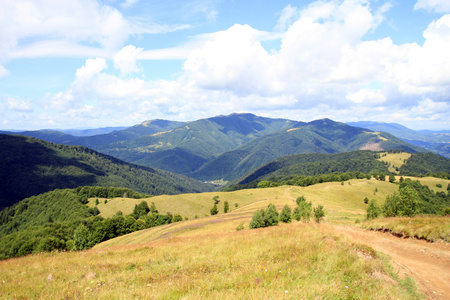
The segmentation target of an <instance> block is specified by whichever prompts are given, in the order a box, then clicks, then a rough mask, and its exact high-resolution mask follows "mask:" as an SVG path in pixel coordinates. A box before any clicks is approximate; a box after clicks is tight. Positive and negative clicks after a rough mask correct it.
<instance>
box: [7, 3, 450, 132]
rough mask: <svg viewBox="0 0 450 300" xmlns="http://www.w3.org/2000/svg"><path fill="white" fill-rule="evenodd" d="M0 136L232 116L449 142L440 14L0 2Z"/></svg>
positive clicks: (424, 6) (377, 6)
mask: <svg viewBox="0 0 450 300" xmlns="http://www.w3.org/2000/svg"><path fill="white" fill-rule="evenodd" d="M0 7H1V9H0V116H1V118H0V129H2V130H7V129H18V130H37V129H68V128H98V127H108V126H132V125H136V124H140V123H141V122H143V121H145V120H152V119H167V120H173V121H192V120H197V119H202V118H209V117H213V116H217V115H228V114H231V113H243V112H247V113H253V114H256V115H259V116H265V117H270V118H286V119H291V120H297V121H312V120H316V119H322V118H330V119H332V120H335V121H340V122H355V121H380V122H395V123H400V124H403V125H405V126H407V127H409V128H412V129H416V130H418V129H432V130H445V129H447V130H448V129H450V1H448V0H330V1H326V0H323V1H307V0H298V1H285V0H278V1H273V0H183V1H181V0H164V1H163V0H147V1H144V0H103V1H100V0H0Z"/></svg>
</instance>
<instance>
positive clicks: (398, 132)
mask: <svg viewBox="0 0 450 300" xmlns="http://www.w3.org/2000/svg"><path fill="white" fill-rule="evenodd" d="M347 124H348V125H351V126H357V127H362V128H367V129H370V130H373V131H385V132H389V133H390V134H393V135H395V136H396V137H399V138H401V139H402V140H403V141H405V142H407V143H410V144H413V145H415V146H418V147H423V148H426V149H429V150H432V151H434V152H436V153H438V154H439V155H442V156H445V157H447V158H450V145H449V143H450V132H449V131H448V130H443V131H431V130H421V131H414V130H412V129H409V128H407V127H405V126H403V125H400V124H397V123H385V122H372V121H360V122H349V123H347Z"/></svg>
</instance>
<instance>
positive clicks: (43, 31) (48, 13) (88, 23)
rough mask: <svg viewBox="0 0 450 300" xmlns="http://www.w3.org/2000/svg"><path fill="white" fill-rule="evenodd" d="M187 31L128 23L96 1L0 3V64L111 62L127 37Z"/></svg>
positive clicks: (136, 20) (123, 17) (184, 26)
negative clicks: (71, 60)
mask: <svg viewBox="0 0 450 300" xmlns="http://www.w3.org/2000/svg"><path fill="white" fill-rule="evenodd" d="M135 2H136V1H126V2H125V4H127V5H132V4H133V3H135ZM189 27H190V26H189V25H173V26H172V25H164V24H155V23H153V22H149V23H148V24H145V23H143V22H141V21H140V19H138V18H136V19H133V18H129V19H127V18H126V17H125V16H124V15H123V14H122V13H121V12H120V11H118V10H117V9H115V8H114V7H112V6H108V5H106V4H104V3H102V2H100V1H96V0H72V1H45V0H15V1H2V9H1V10H0V60H9V59H14V58H23V57H41V56H57V57H64V56H65V57H92V56H104V57H110V58H112V56H113V54H114V53H115V52H116V51H117V50H118V49H119V48H121V47H122V46H123V44H124V43H125V42H126V41H127V40H128V38H129V36H130V35H133V34H154V33H166V32H172V31H177V30H181V29H185V28H189ZM36 40H38V41H37V42H36Z"/></svg>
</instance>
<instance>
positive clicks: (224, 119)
mask: <svg viewBox="0 0 450 300" xmlns="http://www.w3.org/2000/svg"><path fill="white" fill-rule="evenodd" d="M296 124H298V122H295V121H290V120H285V119H270V118H264V117H258V116H255V115H252V114H232V115H229V116H217V117H213V118H209V119H202V120H197V121H193V122H189V123H186V124H184V126H182V127H179V128H176V129H173V130H169V131H166V132H160V133H156V134H153V135H147V136H141V137H138V138H135V139H129V140H126V141H122V142H118V143H113V144H108V145H104V146H101V147H97V148H96V149H97V150H98V151H100V152H102V153H106V154H108V155H112V156H114V157H118V158H120V159H123V160H126V161H130V162H133V163H137V164H141V165H145V166H150V167H154V168H159V169H164V170H168V171H171V172H175V173H179V174H185V175H190V174H191V173H192V172H194V171H196V170H197V169H199V168H200V167H201V166H202V165H204V164H205V163H207V162H208V161H210V160H212V159H215V158H216V157H217V156H219V155H221V154H223V153H225V152H227V151H231V150H234V149H236V148H237V147H240V146H242V145H244V144H246V143H248V142H250V141H252V140H254V139H256V138H259V137H262V136H265V135H268V134H271V133H274V132H276V131H279V130H282V129H289V128H292V127H293V126H295V125H296Z"/></svg>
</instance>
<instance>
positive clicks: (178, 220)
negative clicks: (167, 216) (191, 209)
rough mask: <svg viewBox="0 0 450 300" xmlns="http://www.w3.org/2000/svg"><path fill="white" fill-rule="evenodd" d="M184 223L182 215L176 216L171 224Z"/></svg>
mask: <svg viewBox="0 0 450 300" xmlns="http://www.w3.org/2000/svg"><path fill="white" fill-rule="evenodd" d="M181 221H183V218H182V217H181V215H180V214H174V215H173V217H172V222H171V223H176V222H181Z"/></svg>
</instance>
